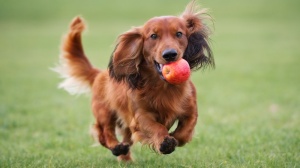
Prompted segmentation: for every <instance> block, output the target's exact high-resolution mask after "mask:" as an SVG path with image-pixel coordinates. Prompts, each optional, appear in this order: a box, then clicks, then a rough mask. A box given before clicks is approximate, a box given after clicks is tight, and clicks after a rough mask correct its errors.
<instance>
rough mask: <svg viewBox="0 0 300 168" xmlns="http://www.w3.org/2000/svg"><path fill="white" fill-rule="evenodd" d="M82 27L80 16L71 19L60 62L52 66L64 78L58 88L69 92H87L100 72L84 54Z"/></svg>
mask: <svg viewBox="0 0 300 168" xmlns="http://www.w3.org/2000/svg"><path fill="white" fill-rule="evenodd" d="M84 28H85V24H84V22H83V20H82V19H81V18H80V17H76V18H74V19H73V21H72V22H71V25H70V30H69V32H68V33H67V35H66V36H65V37H64V39H63V43H62V48H61V54H60V63H59V65H58V66H57V67H55V68H53V70H54V71H56V72H58V73H59V74H60V75H61V77H62V78H64V81H63V82H62V83H60V85H59V88H63V89H65V90H67V91H68V92H69V93H70V94H81V93H86V92H89V91H90V88H91V86H92V84H93V82H94V80H95V77H96V76H97V74H98V73H99V72H100V71H99V70H98V69H96V68H94V67H93V66H92V64H91V63H90V62H89V60H88V58H87V57H86V56H85V54H84V51H83V47H82V43H81V33H82V31H83V30H84Z"/></svg>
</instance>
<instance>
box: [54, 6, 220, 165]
mask: <svg viewBox="0 0 300 168" xmlns="http://www.w3.org/2000/svg"><path fill="white" fill-rule="evenodd" d="M195 6H196V4H195V1H192V2H191V3H190V4H189V5H188V6H187V8H186V10H185V11H184V12H183V14H182V15H181V16H179V17H176V16H163V17H155V18H152V19H150V20H149V21H147V22H146V23H145V24H144V25H143V26H140V27H135V28H132V29H131V30H129V31H127V32H125V33H123V34H121V35H120V36H119V37H118V40H117V44H116V47H115V49H114V51H113V53H112V55H111V58H110V62H109V65H108V69H107V70H102V71H100V70H98V69H96V68H94V67H93V66H92V64H91V63H90V62H89V60H88V59H87V57H86V56H85V54H84V51H83V47H82V43H81V33H82V31H83V30H84V27H85V24H84V22H83V19H82V18H80V17H76V18H75V19H74V20H73V21H72V23H71V26H70V30H69V32H68V33H67V35H66V36H65V38H64V40H63V43H62V49H61V51H62V52H61V55H60V65H59V66H58V67H56V68H55V69H54V70H55V71H56V72H58V73H60V74H61V76H62V77H63V78H64V81H63V82H62V83H61V84H60V85H59V86H60V87H61V88H64V89H65V90H67V91H69V92H70V93H71V94H78V93H83V92H86V91H87V90H88V89H90V90H91V92H92V110H93V114H94V117H95V124H94V126H93V132H94V133H93V135H94V136H95V137H96V139H97V140H98V141H99V142H100V143H101V144H102V145H103V146H104V147H106V148H108V149H109V150H111V152H112V153H113V154H114V155H115V156H118V159H119V160H123V161H130V160H131V156H130V146H131V145H132V144H133V143H134V142H141V143H142V144H145V145H148V146H150V147H151V148H152V149H153V150H154V151H156V152H157V153H160V154H170V153H172V152H173V151H174V150H175V148H176V147H177V146H183V145H184V144H186V143H188V142H189V141H190V140H191V139H192V135H193V132H194V128H195V125H196V122H197V117H198V111H197V100H196V89H195V86H194V85H193V83H192V82H191V81H190V80H188V81H186V82H184V83H182V84H178V85H173V84H170V83H168V82H166V81H164V80H162V79H161V76H160V74H159V72H158V71H157V69H156V68H157V66H156V64H161V65H164V64H166V63H168V60H166V59H164V58H163V57H162V53H163V51H164V50H166V49H169V48H172V49H174V50H176V51H177V56H176V58H175V59H177V60H178V59H181V58H183V59H186V60H187V62H188V63H189V65H190V68H191V69H192V70H197V69H199V68H204V67H206V66H212V67H213V66H214V60H213V56H212V52H211V49H210V47H209V43H208V37H209V33H210V31H209V28H208V27H207V26H206V25H205V22H204V20H205V19H207V15H206V10H197V8H196V7H195ZM162 25H167V26H162ZM174 32H175V33H176V32H181V33H182V34H183V35H182V36H180V37H178V36H176V35H175V34H174ZM153 33H156V34H157V38H153V39H152V38H150V35H151V34H153ZM176 121H178V122H177V123H178V125H177V128H176V129H175V130H174V131H173V132H170V133H169V129H170V128H171V127H172V125H173V124H174V123H175V122H176ZM116 128H119V130H120V133H121V135H122V136H123V140H122V141H121V142H119V140H118V139H117V137H116V132H115V129H116Z"/></svg>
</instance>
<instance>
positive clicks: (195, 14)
mask: <svg viewBox="0 0 300 168" xmlns="http://www.w3.org/2000/svg"><path fill="white" fill-rule="evenodd" d="M181 17H182V19H183V20H184V22H185V24H186V27H187V36H188V46H187V48H186V50H185V52H184V55H183V58H184V59H185V60H187V62H188V63H189V65H190V67H191V69H193V70H197V69H200V68H205V67H206V66H211V67H214V66H215V64H214V59H213V54H212V51H211V49H210V46H209V42H208V40H209V37H208V36H209V34H210V29H209V28H208V26H207V25H206V24H205V23H204V20H206V19H211V17H210V16H209V15H208V14H207V10H206V9H202V10H198V7H197V6H196V4H195V1H194V0H193V1H192V2H191V3H189V4H188V5H187V7H186V9H185V11H184V12H183V14H182V15H181Z"/></svg>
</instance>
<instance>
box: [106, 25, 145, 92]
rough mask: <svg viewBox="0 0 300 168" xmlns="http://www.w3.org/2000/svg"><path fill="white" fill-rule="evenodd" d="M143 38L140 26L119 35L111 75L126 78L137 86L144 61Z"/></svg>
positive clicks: (111, 62)
mask: <svg viewBox="0 0 300 168" xmlns="http://www.w3.org/2000/svg"><path fill="white" fill-rule="evenodd" d="M142 49H143V38H142V34H141V33H140V29H139V28H132V29H131V30H129V31H128V32H125V33H124V34H121V35H120V36H119V37H118V41H117V45H116V48H115V50H114V52H113V53H112V56H111V58H110V62H109V67H108V68H109V74H110V77H112V78H114V79H116V80H117V81H121V80H124V81H126V82H128V84H129V85H130V87H133V88H135V87H136V86H137V83H138V79H139V65H140V63H141V62H142V59H143V56H142Z"/></svg>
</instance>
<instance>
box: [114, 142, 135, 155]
mask: <svg viewBox="0 0 300 168" xmlns="http://www.w3.org/2000/svg"><path fill="white" fill-rule="evenodd" d="M129 147H130V145H129V144H123V143H120V144H118V145H116V146H115V147H114V148H112V149H111V152H112V154H113V155H115V156H120V155H126V154H127V153H128V152H129Z"/></svg>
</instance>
